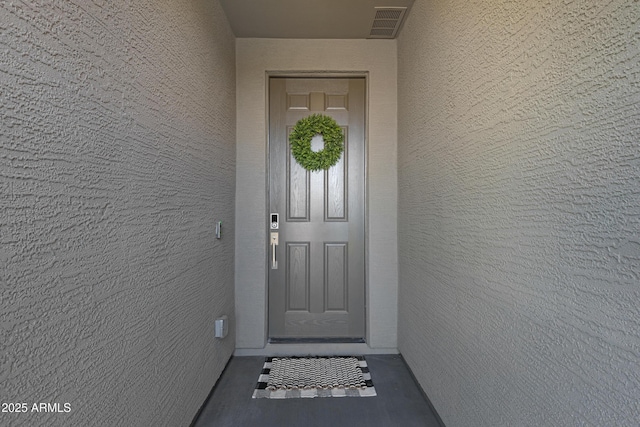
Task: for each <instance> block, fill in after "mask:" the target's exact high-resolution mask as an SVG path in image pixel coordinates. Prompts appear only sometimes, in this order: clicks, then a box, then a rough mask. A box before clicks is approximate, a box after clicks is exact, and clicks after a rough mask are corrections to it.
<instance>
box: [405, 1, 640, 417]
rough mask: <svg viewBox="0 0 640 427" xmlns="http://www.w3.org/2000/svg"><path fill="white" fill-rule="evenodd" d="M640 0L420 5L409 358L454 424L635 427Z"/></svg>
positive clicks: (408, 244) (410, 188)
mask: <svg viewBox="0 0 640 427" xmlns="http://www.w3.org/2000/svg"><path fill="white" fill-rule="evenodd" d="M638 28H640V3H638V2H637V1H633V0H606V1H604V0H603V1H592V0H576V1H571V2H569V1H560V0H543V1H535V2H522V1H508V0H492V1H487V0H483V1H479V0H476V1H466V0H464V1H463V0H438V1H436V0H417V1H416V3H415V4H414V6H413V9H412V10H411V12H410V15H409V18H408V21H407V23H406V26H405V27H404V29H403V33H402V35H401V37H400V40H399V46H398V57H399V66H398V82H399V92H398V97H399V138H398V182H399V221H398V223H399V260H400V261H399V272H400V273H399V281H400V285H399V286H400V291H399V295H400V296H399V313H400V316H399V328H398V330H399V348H400V351H401V352H402V354H403V355H404V356H405V358H406V359H407V361H408V363H409V364H410V366H411V368H412V369H413V371H414V373H415V374H416V376H417V377H418V379H419V381H420V383H421V384H422V386H423V387H424V389H425V391H426V392H427V394H428V395H429V396H430V398H431V399H432V401H433V403H434V404H435V407H436V408H437V410H438V412H439V413H440V415H441V416H442V418H443V420H444V422H445V424H446V425H447V426H449V427H453V426H492V427H493V426H578V425H580V426H587V425H589V426H591V425H593V426H631V425H637V424H638V420H639V419H640V403H639V402H640V401H639V399H638V398H639V396H640V369H639V368H638V367H639V366H640V337H639V331H640V304H639V301H640V107H639V105H640V33H639V32H638Z"/></svg>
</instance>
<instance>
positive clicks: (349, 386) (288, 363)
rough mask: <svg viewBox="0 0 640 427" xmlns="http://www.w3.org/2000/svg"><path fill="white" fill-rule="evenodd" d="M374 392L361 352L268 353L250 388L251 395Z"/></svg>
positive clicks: (284, 396)
mask: <svg viewBox="0 0 640 427" xmlns="http://www.w3.org/2000/svg"><path fill="white" fill-rule="evenodd" d="M375 395H376V389H375V388H374V387H373V382H372V381H371V374H370V373H369V367H368V366H367V361H366V360H365V359H364V357H363V356H335V357H320V356H318V357H267V358H266V360H265V362H264V367H263V368H262V373H261V374H260V377H259V378H258V384H257V385H256V388H255V390H254V391H253V398H254V399H258V398H266V399H290V398H301V397H369V396H375Z"/></svg>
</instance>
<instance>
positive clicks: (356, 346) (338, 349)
mask: <svg viewBox="0 0 640 427" xmlns="http://www.w3.org/2000/svg"><path fill="white" fill-rule="evenodd" d="M233 354H234V356H270V357H274V356H354V355H367V354H398V349H397V348H371V347H369V346H368V345H367V344H366V343H342V344H341V343H296V344H284V343H283V344H271V343H268V344H267V345H266V346H265V347H264V348H236V350H235V352H234V353H233Z"/></svg>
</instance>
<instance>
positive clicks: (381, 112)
mask: <svg viewBox="0 0 640 427" xmlns="http://www.w3.org/2000/svg"><path fill="white" fill-rule="evenodd" d="M396 53H397V51H396V42H395V40H284V39H238V40H237V51H236V55H237V58H238V60H237V76H238V77H237V81H238V107H237V108H238V125H237V126H238V131H237V132H238V156H237V161H238V173H237V184H238V185H237V188H238V192H237V194H236V205H237V207H236V209H237V210H236V222H237V224H238V227H237V234H236V241H237V245H236V314H237V316H238V335H237V339H238V341H237V345H238V347H239V348H262V347H263V346H264V344H265V341H266V313H267V312H266V309H267V307H266V292H267V286H266V268H267V253H266V250H267V242H266V238H267V233H266V226H267V222H266V206H267V205H266V190H265V188H266V160H265V159H266V146H267V144H266V129H267V125H266V111H265V105H266V86H265V85H266V81H267V80H266V72H268V71H292V72H295V71H301V72H321V71H352V72H367V71H368V72H369V78H368V84H369V87H368V93H367V97H368V99H367V105H368V117H367V120H368V127H369V128H368V132H369V133H368V141H367V147H368V172H367V180H368V181H367V182H368V201H369V205H368V209H369V217H368V220H369V222H368V239H369V240H368V248H367V250H368V270H367V281H368V283H367V286H368V288H367V293H368V300H367V310H368V317H367V328H368V340H367V343H368V344H369V346H371V347H376V348H387V349H394V350H395V348H396V346H397V341H396V330H397V323H396V320H397V283H398V274H397V243H396V242H397V229H396V223H397V211H396V205H397V185H396V183H397V180H396V157H395V153H396V138H397V126H396V115H397V104H396V100H397V96H396V84H395V83H396Z"/></svg>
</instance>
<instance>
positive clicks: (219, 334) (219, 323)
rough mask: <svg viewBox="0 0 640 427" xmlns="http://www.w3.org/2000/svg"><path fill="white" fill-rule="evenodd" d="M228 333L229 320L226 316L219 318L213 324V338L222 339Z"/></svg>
mask: <svg viewBox="0 0 640 427" xmlns="http://www.w3.org/2000/svg"><path fill="white" fill-rule="evenodd" d="M228 332H229V318H228V317H227V316H220V317H218V318H217V319H216V322H215V337H216V338H224V337H226V336H227V333H228Z"/></svg>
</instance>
